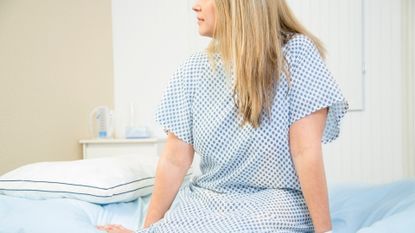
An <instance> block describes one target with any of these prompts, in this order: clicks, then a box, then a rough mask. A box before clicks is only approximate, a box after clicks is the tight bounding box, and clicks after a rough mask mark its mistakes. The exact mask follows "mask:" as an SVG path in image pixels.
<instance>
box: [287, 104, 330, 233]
mask: <svg viewBox="0 0 415 233" xmlns="http://www.w3.org/2000/svg"><path fill="white" fill-rule="evenodd" d="M326 119H327V108H324V109H320V110H318V111H316V112H314V113H312V114H310V115H308V116H306V117H304V118H302V119H300V120H298V121H296V122H294V123H293V124H292V125H291V127H290V150H291V156H292V158H293V162H294V166H295V169H296V171H297V175H298V178H299V181H300V185H301V189H302V192H303V195H304V199H305V202H306V204H307V207H308V209H309V212H310V216H311V219H312V221H313V225H314V230H315V232H316V233H321V232H327V231H330V230H331V228H332V226H331V220H330V211H329V201H328V191H327V183H326V177H325V173H324V164H323V156H322V146H321V138H322V136H323V132H324V127H325V122H326Z"/></svg>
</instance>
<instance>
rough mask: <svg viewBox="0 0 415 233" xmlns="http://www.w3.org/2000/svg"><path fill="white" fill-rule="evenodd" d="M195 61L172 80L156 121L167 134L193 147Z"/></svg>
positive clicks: (189, 61) (165, 91) (183, 67)
mask: <svg viewBox="0 0 415 233" xmlns="http://www.w3.org/2000/svg"><path fill="white" fill-rule="evenodd" d="M193 60H194V59H188V60H187V61H186V62H184V63H183V64H182V65H181V66H180V67H179V68H178V69H177V70H176V72H175V73H174V74H173V76H172V77H171V78H170V80H169V83H168V85H167V87H166V89H165V90H164V93H163V96H162V98H161V101H160V103H159V105H158V106H157V108H156V112H155V120H156V122H157V123H159V124H160V125H161V126H162V128H163V131H164V132H165V133H166V134H167V133H169V132H171V133H173V134H174V135H176V137H178V138H179V139H180V140H182V141H184V142H186V143H187V144H191V145H193V110H192V102H193V89H194V76H195V75H197V71H198V69H196V68H195V67H194V66H195V64H197V63H195V62H194V61H193Z"/></svg>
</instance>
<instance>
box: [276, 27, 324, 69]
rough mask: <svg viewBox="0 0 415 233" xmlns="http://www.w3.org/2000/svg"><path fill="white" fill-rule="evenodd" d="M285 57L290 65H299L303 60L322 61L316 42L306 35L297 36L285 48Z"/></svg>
mask: <svg viewBox="0 0 415 233" xmlns="http://www.w3.org/2000/svg"><path fill="white" fill-rule="evenodd" d="M283 51H284V56H285V58H286V60H287V62H288V63H289V64H290V65H294V64H297V63H298V62H300V60H302V59H308V58H311V57H312V58H313V59H317V58H318V59H322V58H321V57H320V52H319V50H318V48H317V46H316V45H315V44H314V42H313V41H312V40H311V39H310V38H309V37H308V36H306V35H303V34H295V35H294V36H292V37H291V38H290V39H289V40H288V41H287V43H286V44H285V45H284V48H283Z"/></svg>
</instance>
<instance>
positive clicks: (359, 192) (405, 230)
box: [329, 180, 415, 233]
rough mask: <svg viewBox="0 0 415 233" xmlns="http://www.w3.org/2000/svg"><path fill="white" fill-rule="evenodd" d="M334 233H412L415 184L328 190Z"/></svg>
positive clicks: (413, 181) (414, 182)
mask: <svg viewBox="0 0 415 233" xmlns="http://www.w3.org/2000/svg"><path fill="white" fill-rule="evenodd" d="M329 194H330V209H331V217H332V223H333V232H334V233H355V232H358V233H413V232H415V180H402V181H396V182H393V183H389V184H384V185H376V186H367V185H336V186H332V187H331V188H330V192H329Z"/></svg>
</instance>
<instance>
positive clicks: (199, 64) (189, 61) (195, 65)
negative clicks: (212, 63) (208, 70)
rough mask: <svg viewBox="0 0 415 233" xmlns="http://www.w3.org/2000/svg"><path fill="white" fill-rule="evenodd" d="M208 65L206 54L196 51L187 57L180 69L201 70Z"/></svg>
mask: <svg viewBox="0 0 415 233" xmlns="http://www.w3.org/2000/svg"><path fill="white" fill-rule="evenodd" d="M208 64H209V58H208V54H207V52H205V51H197V52H194V53H192V54H191V55H190V56H189V57H187V58H186V59H185V61H184V62H183V63H182V64H181V66H180V67H181V68H182V69H184V70H198V69H203V68H204V67H205V66H206V65H208Z"/></svg>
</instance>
